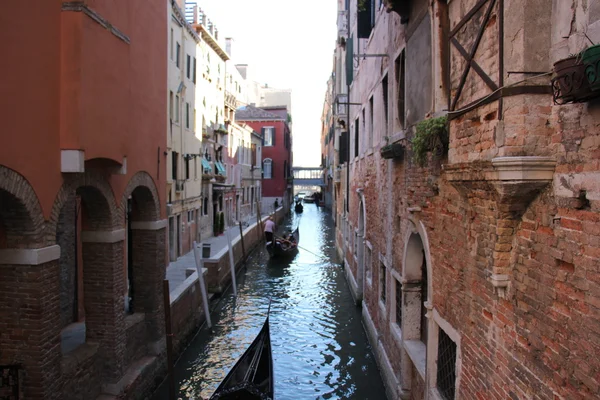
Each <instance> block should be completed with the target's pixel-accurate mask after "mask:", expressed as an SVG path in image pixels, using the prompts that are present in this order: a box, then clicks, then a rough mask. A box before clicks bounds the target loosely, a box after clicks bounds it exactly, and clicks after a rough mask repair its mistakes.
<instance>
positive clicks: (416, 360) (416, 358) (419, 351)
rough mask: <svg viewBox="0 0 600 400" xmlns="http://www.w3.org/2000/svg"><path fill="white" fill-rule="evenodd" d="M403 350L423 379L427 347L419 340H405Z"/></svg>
mask: <svg viewBox="0 0 600 400" xmlns="http://www.w3.org/2000/svg"><path fill="white" fill-rule="evenodd" d="M404 350H406V352H407V353H408V356H409V357H410V359H411V361H412V363H413V365H414V366H415V368H416V369H417V371H418V372H419V375H421V378H422V379H423V381H425V370H426V366H427V347H426V346H425V343H423V342H421V341H420V340H405V341H404Z"/></svg>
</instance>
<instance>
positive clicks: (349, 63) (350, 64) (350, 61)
mask: <svg viewBox="0 0 600 400" xmlns="http://www.w3.org/2000/svg"><path fill="white" fill-rule="evenodd" d="M353 45H354V39H352V38H351V37H350V38H348V40H347V41H346V82H347V85H348V86H350V85H351V84H352V81H353V80H354V47H353Z"/></svg>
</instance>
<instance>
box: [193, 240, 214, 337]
mask: <svg viewBox="0 0 600 400" xmlns="http://www.w3.org/2000/svg"><path fill="white" fill-rule="evenodd" d="M199 251H200V250H199V247H198V244H197V243H196V241H194V259H195V260H196V271H198V283H199V284H200V293H201V294H202V304H203V305H204V315H205V316H206V325H208V327H209V328H212V322H211V320H210V311H209V310H208V295H207V293H206V284H205V283H204V273H203V272H202V270H203V269H204V259H203V258H202V257H201V256H200V255H199V254H198V252H199Z"/></svg>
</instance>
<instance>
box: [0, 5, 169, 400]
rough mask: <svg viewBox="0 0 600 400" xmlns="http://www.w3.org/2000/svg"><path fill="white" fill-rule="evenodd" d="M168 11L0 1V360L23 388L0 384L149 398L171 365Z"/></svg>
mask: <svg viewBox="0 0 600 400" xmlns="http://www.w3.org/2000/svg"><path fill="white" fill-rule="evenodd" d="M166 6H167V4H166V2H164V1H163V0H129V1H123V2H101V1H92V0H90V1H82V2H63V1H60V0H32V1H29V2H21V1H14V2H3V3H2V5H1V6H0V34H1V35H2V37H3V38H6V39H5V40H3V41H2V43H1V44H0V51H1V54H2V58H3V60H5V61H6V60H11V62H2V63H1V64H0V71H1V73H2V77H3V78H2V79H1V80H0V90H1V92H2V93H3V96H1V97H0V110H1V111H0V115H1V116H2V120H3V122H4V123H3V127H2V130H1V131H0V135H1V136H0V140H1V145H0V365H2V366H3V367H1V368H3V370H2V373H3V374H10V375H11V376H13V377H15V380H14V382H18V384H19V387H18V388H16V387H15V386H11V387H10V388H7V387H2V388H0V391H3V390H5V389H6V390H18V391H19V392H20V394H21V397H22V398H26V399H54V398H56V399H58V398H60V399H75V398H78V399H80V398H85V399H95V398H96V397H98V396H99V395H101V394H107V395H113V396H120V397H119V398H125V397H127V398H132V397H143V396H144V394H145V393H148V392H149V391H150V390H152V385H153V377H154V375H155V374H156V373H157V372H159V371H160V369H161V368H162V366H163V365H164V362H163V361H164V360H163V357H162V356H163V354H164V322H163V307H162V280H163V278H164V274H165V264H166V251H165V250H166V233H165V232H166V229H165V228H166V221H165V211H164V210H165V207H164V204H165V193H166V189H165V172H164V171H165V168H164V163H165V161H166V157H165V147H166V142H165V136H164V128H163V127H164V126H166V118H167V116H166V110H167V104H166V100H167V95H166V82H167V79H166V75H167V71H166V68H167V65H166V63H165V62H164V60H166V59H167V54H166V52H167V34H166V32H167V12H166V10H167V9H166ZM8 38H10V39H8ZM126 374H127V375H126ZM124 376H127V378H124ZM132 378H135V379H133V380H132ZM132 382H133V383H132ZM133 393H135V396H134V395H133ZM4 394H5V393H4V392H0V397H1V396H3V395H4ZM21 397H19V398H21Z"/></svg>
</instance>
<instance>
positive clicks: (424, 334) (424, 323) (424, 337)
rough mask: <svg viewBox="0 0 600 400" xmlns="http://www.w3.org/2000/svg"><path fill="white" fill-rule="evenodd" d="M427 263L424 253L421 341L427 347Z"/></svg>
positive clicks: (422, 266) (422, 265)
mask: <svg viewBox="0 0 600 400" xmlns="http://www.w3.org/2000/svg"><path fill="white" fill-rule="evenodd" d="M427 296H428V293H427V261H426V260H425V251H423V263H422V264H421V341H422V342H423V343H425V346H427V307H425V302H427Z"/></svg>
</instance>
